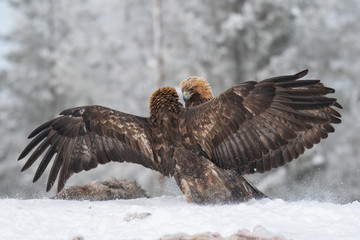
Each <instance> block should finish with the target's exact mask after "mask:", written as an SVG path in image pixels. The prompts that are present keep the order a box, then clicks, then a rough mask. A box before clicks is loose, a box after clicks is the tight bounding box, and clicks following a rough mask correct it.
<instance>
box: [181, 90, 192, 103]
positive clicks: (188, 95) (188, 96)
mask: <svg viewBox="0 0 360 240" xmlns="http://www.w3.org/2000/svg"><path fill="white" fill-rule="evenodd" d="M182 94H183V99H184V101H187V100H188V99H189V98H190V97H191V94H190V93H189V92H183V93H182Z"/></svg>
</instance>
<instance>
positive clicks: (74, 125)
mask: <svg viewBox="0 0 360 240" xmlns="http://www.w3.org/2000/svg"><path fill="white" fill-rule="evenodd" d="M61 114H62V116H59V117H58V118H55V119H52V120H50V121H48V122H46V123H44V124H42V125H40V126H39V127H37V128H36V129H35V130H34V131H33V132H32V133H31V134H30V136H29V138H34V139H33V140H32V141H31V142H30V143H29V145H28V146H26V147H25V149H24V150H23V152H22V153H21V154H20V156H19V160H20V159H23V158H25V157H26V156H27V155H28V154H29V153H30V152H31V151H32V150H33V149H35V150H34V151H33V152H32V154H31V156H30V157H29V159H28V160H27V161H26V163H25V164H24V167H23V168H22V171H24V170H26V169H28V168H29V167H30V166H31V165H32V164H33V163H34V162H35V161H36V160H37V159H39V158H40V156H41V155H42V154H43V153H44V152H45V154H44V157H43V158H42V160H41V162H40V164H39V166H38V168H37V171H36V173H35V176H34V181H37V180H38V179H39V178H40V176H41V175H42V174H43V172H44V171H45V169H46V168H47V166H48V165H49V163H50V162H51V160H52V159H53V157H54V156H56V157H55V160H54V162H53V164H52V167H51V170H50V174H49V177H48V182H47V186H46V190H47V191H49V190H50V189H51V187H52V186H53V185H54V182H55V180H56V178H57V177H59V179H58V188H57V190H58V191H60V190H61V189H62V188H63V187H64V185H65V183H66V181H67V180H68V179H69V177H70V176H71V175H72V174H73V173H78V172H80V171H83V170H90V169H92V168H95V167H96V166H97V165H98V164H105V163H108V162H110V161H116V162H124V161H126V162H132V163H138V164H142V165H144V166H145V167H148V168H151V169H154V170H157V171H160V167H159V166H158V165H157V163H156V162H155V160H154V159H153V156H154V155H153V149H152V145H151V141H152V133H151V127H150V124H149V120H148V119H147V118H142V117H138V116H134V115H130V114H126V113H121V112H118V111H115V110H112V109H109V108H105V107H101V106H85V107H78V108H72V109H67V110H65V111H63V112H62V113H61ZM164 174H168V173H164Z"/></svg>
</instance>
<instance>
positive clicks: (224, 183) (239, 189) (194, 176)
mask: <svg viewBox="0 0 360 240" xmlns="http://www.w3.org/2000/svg"><path fill="white" fill-rule="evenodd" d="M189 155H190V156H189ZM174 177H175V179H176V182H177V184H178V186H179V187H180V189H181V190H182V191H183V192H184V194H185V196H186V197H187V200H188V201H189V202H195V203H199V204H216V203H237V202H245V201H248V200H249V199H251V198H264V197H266V195H265V194H263V193H262V192H261V191H260V190H258V189H257V188H256V187H254V186H252V185H251V184H250V183H249V182H248V181H247V180H246V179H245V178H244V177H243V176H242V175H240V174H238V173H236V172H234V171H229V170H224V169H221V168H219V167H217V166H216V165H215V164H213V163H212V162H211V161H209V160H208V159H206V158H204V157H199V156H195V154H191V153H190V154H187V156H186V160H185V159H184V160H183V161H182V160H181V159H179V158H177V164H176V169H175V173H174Z"/></svg>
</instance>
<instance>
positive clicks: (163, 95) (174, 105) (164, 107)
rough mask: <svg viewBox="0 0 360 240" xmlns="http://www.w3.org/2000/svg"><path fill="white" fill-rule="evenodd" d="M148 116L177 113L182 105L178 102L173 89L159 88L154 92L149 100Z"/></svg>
mask: <svg viewBox="0 0 360 240" xmlns="http://www.w3.org/2000/svg"><path fill="white" fill-rule="evenodd" d="M149 107H150V116H156V115H158V114H160V113H166V112H174V113H178V112H179V110H180V108H182V104H181V103H180V102H179V95H178V94H177V92H176V90H175V88H173V87H161V88H159V89H157V90H156V91H154V92H153V93H152V94H151V96H150V99H149Z"/></svg>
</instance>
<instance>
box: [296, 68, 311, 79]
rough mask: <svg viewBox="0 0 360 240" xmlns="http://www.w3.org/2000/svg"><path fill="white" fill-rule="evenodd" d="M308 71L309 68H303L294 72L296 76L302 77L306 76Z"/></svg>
mask: <svg viewBox="0 0 360 240" xmlns="http://www.w3.org/2000/svg"><path fill="white" fill-rule="evenodd" d="M308 73H309V69H304V70H302V71H301V72H298V73H297V74H295V76H296V78H302V77H304V76H306V75H307V74H308Z"/></svg>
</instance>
